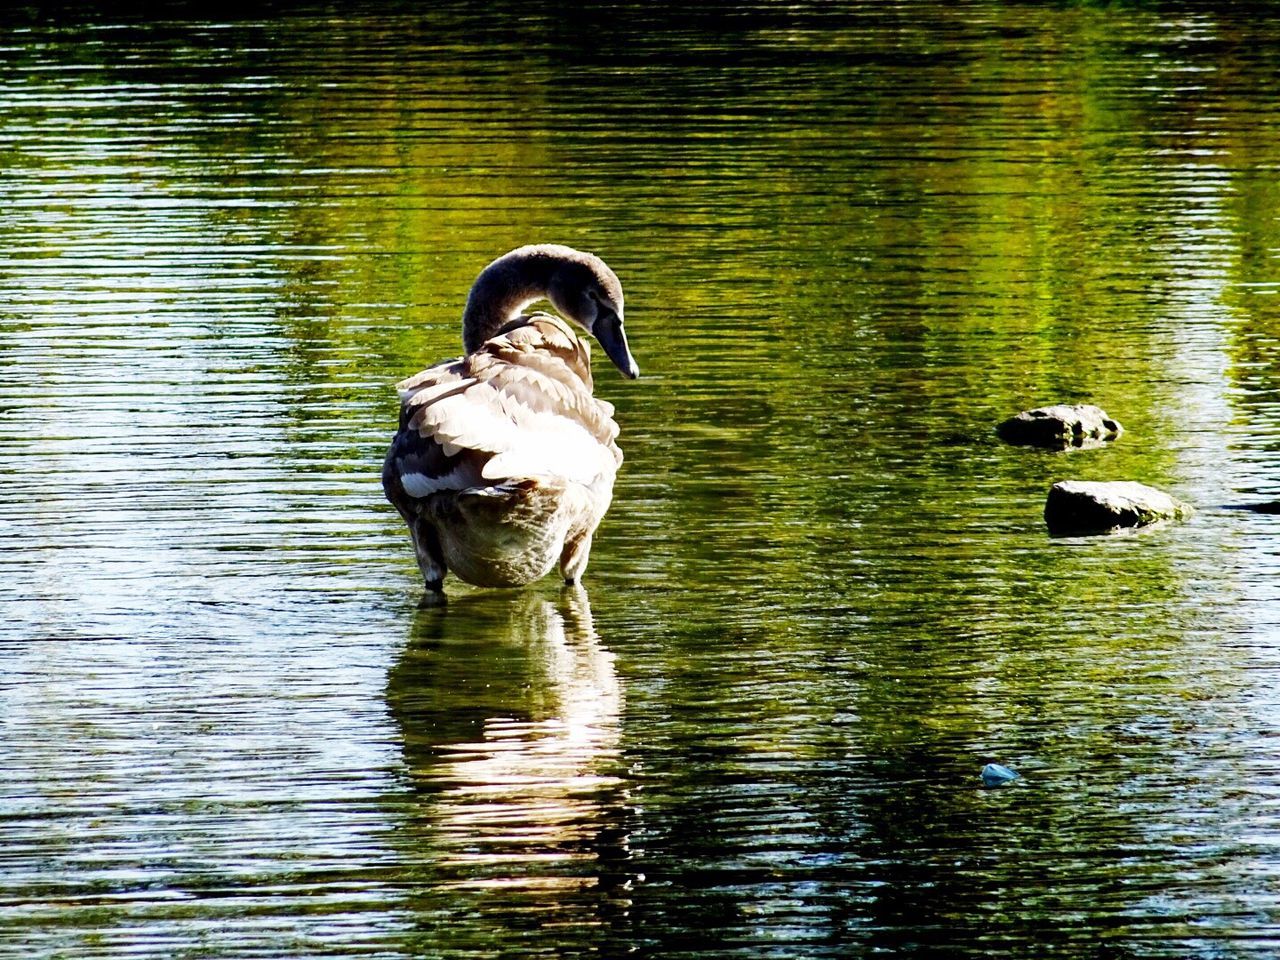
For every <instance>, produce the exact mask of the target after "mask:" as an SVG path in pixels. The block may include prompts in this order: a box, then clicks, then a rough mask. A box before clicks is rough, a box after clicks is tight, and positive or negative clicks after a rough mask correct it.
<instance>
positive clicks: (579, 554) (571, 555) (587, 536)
mask: <svg viewBox="0 0 1280 960" xmlns="http://www.w3.org/2000/svg"><path fill="white" fill-rule="evenodd" d="M590 557H591V531H590V530H588V531H587V532H586V533H582V534H579V535H578V536H576V537H575V536H569V537H566V538H565V541H564V549H563V550H562V551H561V552H560V573H561V575H562V576H563V577H564V582H565V583H566V584H569V585H571V586H572V585H573V584H575V583H577V582H578V581H579V580H581V579H582V575H583V573H585V572H586V570H587V560H588V559H590Z"/></svg>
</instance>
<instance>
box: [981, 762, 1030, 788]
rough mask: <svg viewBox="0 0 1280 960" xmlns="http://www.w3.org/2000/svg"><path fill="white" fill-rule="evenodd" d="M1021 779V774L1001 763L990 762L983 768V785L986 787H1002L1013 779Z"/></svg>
mask: <svg viewBox="0 0 1280 960" xmlns="http://www.w3.org/2000/svg"><path fill="white" fill-rule="evenodd" d="M1019 779H1021V775H1020V774H1019V773H1018V772H1017V771H1015V770H1010V769H1009V768H1008V767H1006V766H1005V765H1004V764H1001V763H988V764H987V765H986V766H985V767H983V768H982V785H983V786H984V787H1002V786H1004V785H1005V784H1006V783H1009V782H1010V781H1013V780H1019Z"/></svg>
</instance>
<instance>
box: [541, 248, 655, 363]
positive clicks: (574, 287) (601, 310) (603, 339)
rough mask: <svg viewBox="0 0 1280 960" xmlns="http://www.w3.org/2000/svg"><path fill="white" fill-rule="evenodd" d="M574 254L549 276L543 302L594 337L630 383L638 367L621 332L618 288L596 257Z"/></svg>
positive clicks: (616, 281)
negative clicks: (545, 297) (545, 301)
mask: <svg viewBox="0 0 1280 960" xmlns="http://www.w3.org/2000/svg"><path fill="white" fill-rule="evenodd" d="M574 253H575V254H577V256H575V257H574V258H573V259H571V260H567V261H566V262H565V263H563V264H562V265H561V266H559V267H557V268H556V270H555V272H554V273H553V274H552V275H551V282H550V283H549V284H548V286H547V299H549V300H550V301H551V304H552V306H554V307H555V308H556V309H557V310H558V311H560V314H561V316H563V317H564V318H565V319H566V320H571V321H573V322H574V323H576V324H578V326H580V327H582V329H584V330H586V331H587V332H588V333H590V334H591V335H592V336H593V337H595V338H596V340H597V341H599V343H600V346H602V347H603V348H604V352H605V356H607V357H608V358H609V359H610V360H612V361H613V365H614V366H615V367H617V368H618V369H619V370H621V371H622V373H623V376H626V377H630V378H631V379H632V380H634V379H635V378H636V377H638V376H640V367H639V366H638V365H637V364H636V361H635V358H634V357H632V356H631V350H630V348H629V347H628V346H627V335H626V333H625V332H624V331H623V329H622V284H621V283H619V282H618V278H617V276H615V275H614V272H613V271H612V270H610V269H609V267H608V266H607V265H606V264H605V262H604V261H603V260H601V259H600V258H599V257H597V256H594V255H593V254H590V253H578V252H577V251H574Z"/></svg>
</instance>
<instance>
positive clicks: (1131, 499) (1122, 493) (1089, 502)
mask: <svg viewBox="0 0 1280 960" xmlns="http://www.w3.org/2000/svg"><path fill="white" fill-rule="evenodd" d="M1191 514H1192V509H1191V508H1190V507H1189V506H1187V505H1186V504H1185V503H1183V502H1182V501H1181V500H1175V499H1174V498H1173V497H1171V496H1169V494H1167V493H1165V492H1163V491H1161V490H1157V489H1155V488H1154V487H1148V486H1146V485H1145V484H1141V483H1133V482H1131V481H1116V482H1111V483H1094V482H1089V481H1085V480H1064V481H1063V482H1062V483H1055V484H1054V485H1053V487H1052V488H1050V490H1049V499H1048V500H1047V501H1045V505H1044V522H1045V523H1046V524H1048V525H1049V532H1050V533H1054V534H1071V533H1106V532H1107V531H1108V530H1115V529H1117V528H1119V527H1142V526H1146V525H1147V524H1149V523H1155V522H1157V521H1159V520H1183V519H1186V518H1187V517H1189V516H1191Z"/></svg>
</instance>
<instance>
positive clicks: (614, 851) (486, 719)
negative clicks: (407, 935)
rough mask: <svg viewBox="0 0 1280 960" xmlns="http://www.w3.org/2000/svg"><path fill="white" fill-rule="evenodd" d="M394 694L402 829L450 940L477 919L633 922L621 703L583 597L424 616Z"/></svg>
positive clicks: (471, 601) (503, 600) (479, 603)
mask: <svg viewBox="0 0 1280 960" xmlns="http://www.w3.org/2000/svg"><path fill="white" fill-rule="evenodd" d="M387 700H388V703H389V705H390V708H391V711H392V714H393V715H394V717H395V719H396V721H397V723H398V725H399V727H400V730H401V733H402V735H403V739H404V757H405V766H406V771H407V775H408V777H409V778H410V781H411V784H412V788H413V789H412V797H413V799H412V801H411V808H410V822H409V824H408V825H407V827H406V829H407V830H409V831H410V836H411V839H412V842H413V844H414V847H415V849H414V859H415V860H417V861H418V862H420V863H423V866H424V867H425V868H426V869H427V871H428V876H426V877H424V878H423V879H424V881H426V888H424V890H423V896H424V897H427V898H428V899H429V900H430V901H431V902H430V903H423V904H420V907H421V909H423V910H425V911H427V912H428V913H429V914H430V915H432V916H433V917H434V918H435V919H436V920H437V921H438V920H443V919H445V918H446V917H447V918H448V920H449V924H450V929H451V933H450V937H451V942H454V943H455V944H456V942H457V939H458V938H464V939H465V937H466V930H465V929H463V927H466V926H468V925H472V924H477V923H479V924H480V925H481V926H482V927H489V929H488V930H487V931H485V930H480V929H475V930H472V931H471V932H472V933H474V934H475V935H476V936H481V937H484V938H485V939H486V940H491V939H492V937H493V936H495V935H498V936H500V935H501V930H500V929H499V928H504V929H509V928H510V922H509V921H510V918H509V917H507V918H505V919H503V918H502V917H500V916H498V914H501V913H503V912H504V911H505V912H509V911H512V910H515V911H518V912H519V914H520V915H521V916H524V917H525V918H526V919H527V920H530V921H533V920H534V919H535V916H534V914H538V913H540V912H543V911H553V912H554V913H555V921H556V922H557V923H565V924H566V925H567V927H575V926H578V925H580V924H581V925H584V930H585V929H586V928H587V927H598V925H599V924H600V923H601V921H602V919H603V918H602V916H601V911H604V912H605V913H607V914H609V915H611V916H613V917H615V918H616V916H617V911H618V910H619V908H621V909H622V910H623V911H624V912H625V909H626V900H625V898H626V891H627V889H628V888H629V886H630V884H631V881H632V880H634V879H635V877H636V874H634V872H632V871H631V870H630V869H629V866H628V860H629V859H630V853H629V850H628V846H627V835H628V830H627V820H628V818H629V814H628V796H627V784H626V781H625V779H624V778H623V776H622V774H623V770H622V766H621V763H622V761H621V758H620V715H621V712H622V706H623V693H622V686H621V684H620V683H619V682H618V677H617V673H616V672H615V669H614V658H613V655H612V654H611V653H610V652H609V651H608V650H606V649H605V647H604V646H603V645H602V644H601V642H600V638H599V637H598V636H597V635H596V632H595V629H594V627H593V625H592V619H591V608H590V605H589V604H588V601H587V596H586V593H585V591H584V590H583V589H582V588H580V587H579V588H566V589H565V590H564V591H563V592H562V593H561V595H560V597H559V599H558V601H556V602H553V601H551V600H548V599H546V598H545V597H542V596H538V595H537V594H529V593H521V594H511V593H479V594H472V595H469V596H462V597H457V598H454V599H452V600H450V602H449V604H448V605H447V606H439V607H425V608H422V609H420V610H419V612H418V615H417V618H416V620H415V622H414V630H413V636H412V637H411V639H410V642H409V645H408V647H407V649H406V650H405V652H404V654H403V656H402V657H401V658H400V661H399V662H398V663H397V664H396V665H395V667H393V668H392V671H391V674H390V676H389V678H388V685H387ZM424 861H425V862H424ZM427 888H429V889H427ZM475 891H482V892H483V893H484V894H485V896H484V897H483V898H479V899H477V898H476V897H474V896H473V895H469V894H471V893H473V892H475ZM478 904H480V905H478ZM584 909H585V911H586V912H585V913H584V912H583V910H584ZM477 911H478V912H477ZM531 911H532V913H531ZM566 911H567V913H566ZM486 915H487V916H488V918H489V921H490V922H489V923H486V922H485V917H486ZM543 919H546V918H545V917H544V918H543ZM499 921H501V922H499ZM460 924H461V926H460ZM566 932H568V930H567V929H566ZM597 933H598V931H597Z"/></svg>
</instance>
